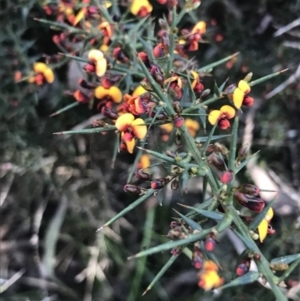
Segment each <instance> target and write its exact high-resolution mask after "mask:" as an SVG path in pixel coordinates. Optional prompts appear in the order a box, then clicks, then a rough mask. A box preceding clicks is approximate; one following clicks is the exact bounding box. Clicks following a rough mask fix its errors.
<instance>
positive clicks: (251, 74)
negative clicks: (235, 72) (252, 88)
mask: <svg viewBox="0 0 300 301" xmlns="http://www.w3.org/2000/svg"><path fill="white" fill-rule="evenodd" d="M252 76H253V73H252V72H250V73H248V74H247V75H246V76H245V78H244V81H245V82H247V83H249V82H250V80H251V79H252Z"/></svg>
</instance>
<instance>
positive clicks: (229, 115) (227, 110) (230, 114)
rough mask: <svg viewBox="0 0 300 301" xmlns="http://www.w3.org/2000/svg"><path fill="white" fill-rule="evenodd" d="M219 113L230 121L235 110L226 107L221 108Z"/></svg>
mask: <svg viewBox="0 0 300 301" xmlns="http://www.w3.org/2000/svg"><path fill="white" fill-rule="evenodd" d="M220 111H221V112H222V113H225V114H226V116H227V119H231V118H233V117H234V116H235V109H234V108H233V107H231V106H228V105H225V106H222V107H221V109H220Z"/></svg>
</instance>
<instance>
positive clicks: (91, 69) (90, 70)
mask: <svg viewBox="0 0 300 301" xmlns="http://www.w3.org/2000/svg"><path fill="white" fill-rule="evenodd" d="M83 69H84V70H85V71H86V72H88V73H94V72H95V71H96V67H95V65H94V64H86V65H85V66H83Z"/></svg>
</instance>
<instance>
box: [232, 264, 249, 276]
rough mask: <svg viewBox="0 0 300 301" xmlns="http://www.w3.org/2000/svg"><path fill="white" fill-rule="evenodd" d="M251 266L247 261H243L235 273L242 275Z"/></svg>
mask: <svg viewBox="0 0 300 301" xmlns="http://www.w3.org/2000/svg"><path fill="white" fill-rule="evenodd" d="M249 267H250V266H247V265H246V264H245V263H241V264H239V265H238V266H237V268H236V269H235V273H236V274H237V275H238V276H239V277H240V276H243V275H245V274H246V273H248V272H249Z"/></svg>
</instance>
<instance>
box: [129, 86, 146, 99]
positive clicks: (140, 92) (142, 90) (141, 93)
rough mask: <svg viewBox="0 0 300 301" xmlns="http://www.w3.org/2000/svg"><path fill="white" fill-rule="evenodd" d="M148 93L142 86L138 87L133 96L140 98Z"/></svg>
mask: <svg viewBox="0 0 300 301" xmlns="http://www.w3.org/2000/svg"><path fill="white" fill-rule="evenodd" d="M146 92H148V91H147V90H146V89H144V88H143V87H142V86H137V87H136V88H135V89H134V91H133V93H132V96H133V97H135V96H140V95H143V94H144V93H146Z"/></svg>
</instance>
